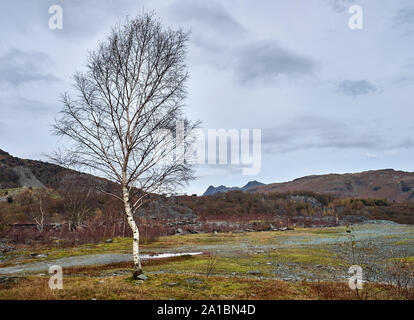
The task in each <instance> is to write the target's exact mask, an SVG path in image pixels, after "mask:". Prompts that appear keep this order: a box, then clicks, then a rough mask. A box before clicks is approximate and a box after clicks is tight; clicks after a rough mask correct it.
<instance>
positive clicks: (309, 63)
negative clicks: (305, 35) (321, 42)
mask: <svg viewBox="0 0 414 320" xmlns="http://www.w3.org/2000/svg"><path fill="white" fill-rule="evenodd" d="M235 54H236V53H235ZM238 55H239V56H238V62H237V66H236V74H237V76H238V77H239V79H240V80H241V81H242V82H250V81H257V80H259V81H269V80H274V79H276V78H277V77H278V76H281V75H284V76H295V75H311V74H313V73H314V72H315V71H316V70H317V69H318V63H317V62H316V61H314V60H313V59H311V58H309V57H306V56H304V55H301V54H298V53H295V52H293V51H292V50H289V49H286V48H282V47H280V46H278V45H277V44H275V43H274V42H270V41H267V42H262V43H256V44H248V45H246V46H245V47H243V48H242V49H241V50H240V52H239V53H238Z"/></svg>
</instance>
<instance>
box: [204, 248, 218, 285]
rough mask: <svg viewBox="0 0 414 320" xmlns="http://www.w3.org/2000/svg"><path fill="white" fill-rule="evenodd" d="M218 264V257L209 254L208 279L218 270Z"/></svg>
mask: <svg viewBox="0 0 414 320" xmlns="http://www.w3.org/2000/svg"><path fill="white" fill-rule="evenodd" d="M217 263H218V256H217V254H215V253H212V254H209V255H208V258H207V264H206V270H205V271H206V273H205V274H206V278H207V279H208V278H209V277H210V276H211V275H212V274H213V273H214V272H215V270H216V267H217Z"/></svg>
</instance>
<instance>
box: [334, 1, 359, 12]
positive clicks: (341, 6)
mask: <svg viewBox="0 0 414 320" xmlns="http://www.w3.org/2000/svg"><path fill="white" fill-rule="evenodd" d="M327 1H328V5H329V6H330V7H331V8H332V10H334V11H335V12H337V13H342V12H345V11H347V10H348V8H349V7H350V6H352V5H353V4H354V3H355V0H327Z"/></svg>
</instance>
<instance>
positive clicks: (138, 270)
mask: <svg viewBox="0 0 414 320" xmlns="http://www.w3.org/2000/svg"><path fill="white" fill-rule="evenodd" d="M122 194H123V201H124V206H125V214H126V216H127V221H128V224H129V226H130V227H131V230H132V234H133V241H132V255H133V258H134V278H136V277H137V276H139V275H140V274H142V266H141V259H140V257H139V230H138V226H137V224H136V223H135V220H134V216H133V212H132V210H131V205H130V202H129V192H128V189H127V188H126V187H125V186H123V187H122Z"/></svg>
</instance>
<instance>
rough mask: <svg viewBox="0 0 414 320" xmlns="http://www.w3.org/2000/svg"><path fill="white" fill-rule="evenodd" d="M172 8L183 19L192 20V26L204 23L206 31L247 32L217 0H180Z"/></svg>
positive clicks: (234, 33) (237, 33)
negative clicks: (201, 0) (202, 0)
mask: <svg viewBox="0 0 414 320" xmlns="http://www.w3.org/2000/svg"><path fill="white" fill-rule="evenodd" d="M170 10H171V12H172V13H173V14H174V15H175V16H176V17H177V18H179V19H180V20H181V21H186V22H191V24H192V26H194V25H202V27H203V28H204V30H203V31H204V32H205V33H208V32H211V31H214V32H219V33H225V34H233V35H239V36H240V35H242V34H243V33H245V32H246V31H245V29H244V27H243V26H242V25H241V24H240V23H238V22H237V21H236V20H235V19H234V18H233V17H232V16H231V15H230V14H229V13H228V12H227V11H226V10H225V9H224V8H223V7H222V6H221V5H220V4H219V3H218V2H215V1H208V2H200V1H194V0H180V1H176V2H174V3H173V4H172V5H171V6H170ZM206 27H207V28H206Z"/></svg>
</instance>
